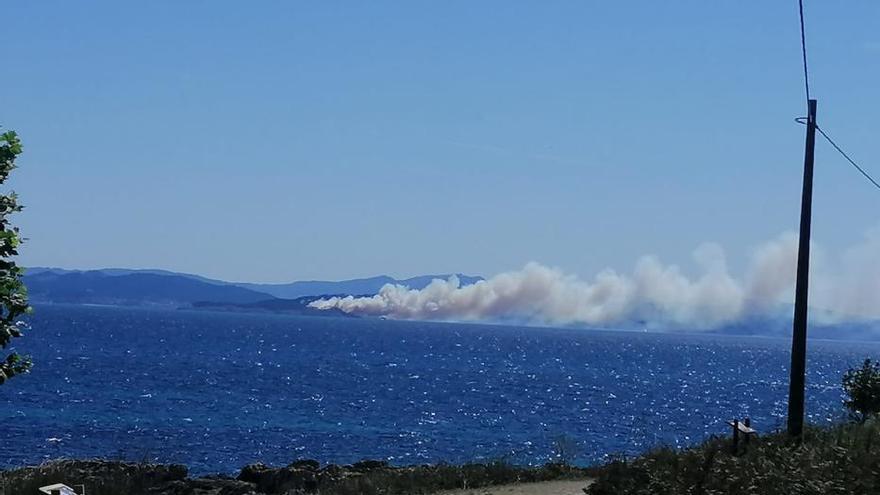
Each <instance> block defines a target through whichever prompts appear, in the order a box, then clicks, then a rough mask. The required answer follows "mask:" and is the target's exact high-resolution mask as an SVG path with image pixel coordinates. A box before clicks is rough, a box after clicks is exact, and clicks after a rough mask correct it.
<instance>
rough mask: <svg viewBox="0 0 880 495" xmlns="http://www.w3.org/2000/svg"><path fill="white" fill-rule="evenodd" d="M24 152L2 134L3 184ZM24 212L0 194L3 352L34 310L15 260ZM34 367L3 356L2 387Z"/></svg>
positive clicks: (23, 360)
mask: <svg viewBox="0 0 880 495" xmlns="http://www.w3.org/2000/svg"><path fill="white" fill-rule="evenodd" d="M21 151H22V147H21V141H20V140H19V139H18V135H16V134H15V133H14V132H12V131H8V132H4V133H0V184H3V183H5V182H6V179H7V178H8V177H9V174H10V172H12V170H13V169H15V158H16V157H17V156H18V155H20V154H21ZM21 209H22V207H21V205H19V204H18V196H16V195H15V193H9V194H0V349H5V348H6V347H7V346H8V345H9V344H10V342H11V341H12V339H13V338H16V337H21V335H22V329H23V328H24V327H25V324H24V322H23V321H22V320H21V317H22V316H24V315H25V314H26V313H27V312H29V311H30V307H29V306H28V300H27V291H26V290H25V287H24V283H22V281H21V275H22V273H23V272H22V269H21V267H19V266H17V265H16V264H15V261H13V257H14V256H16V255H18V246H19V244H21V236H19V233H18V228H17V227H13V226H11V225H10V224H9V219H8V216H9V215H11V214H13V213H16V212H19V211H21ZM30 366H31V362H30V359H28V358H27V357H23V356H20V355H19V354H16V353H14V352H13V353H11V354H9V355H7V356H6V357H5V358H4V357H3V356H2V355H0V384H2V383H4V382H5V381H6V380H8V379H9V378H12V377H13V376H15V375H20V374H22V373H26V372H27V371H28V369H30Z"/></svg>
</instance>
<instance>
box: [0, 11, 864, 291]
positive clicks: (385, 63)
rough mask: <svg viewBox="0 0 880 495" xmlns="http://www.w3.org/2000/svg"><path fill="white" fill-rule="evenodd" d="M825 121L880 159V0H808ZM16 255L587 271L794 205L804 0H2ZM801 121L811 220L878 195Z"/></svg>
mask: <svg viewBox="0 0 880 495" xmlns="http://www.w3.org/2000/svg"><path fill="white" fill-rule="evenodd" d="M806 3H807V15H808V19H807V21H808V36H809V43H810V46H809V48H810V55H811V69H812V77H813V81H812V83H813V89H814V96H816V97H818V98H819V121H820V125H822V126H823V127H824V128H825V129H826V130H827V131H828V132H829V133H831V134H832V136H833V137H835V138H836V139H837V140H838V141H839V142H840V143H842V144H843V145H845V146H846V148H847V149H848V150H850V151H851V152H852V153H853V154H854V155H855V156H856V157H857V158H860V159H861V161H862V162H864V164H865V165H866V166H867V167H868V168H869V169H873V170H874V171H875V172H876V173H878V174H880V139H878V138H877V136H878V131H880V123H878V115H880V96H878V91H877V90H878V88H880V2H876V1H874V0H862V1H855V0H852V1H847V2H819V1H816V0H812V1H811V0H807V2H806ZM2 17H3V19H4V20H3V28H2V29H0V42H2V46H3V57H2V58H3V69H2V77H0V125H3V126H4V127H6V128H12V129H15V130H17V131H18V132H19V133H20V135H21V136H22V138H23V140H24V143H25V146H26V154H25V155H23V157H22V158H21V160H20V164H21V169H20V170H18V171H16V172H15V174H14V175H13V176H12V180H11V181H10V184H11V186H12V187H13V188H14V189H15V190H16V191H17V192H19V194H20V195H21V198H22V201H23V202H24V203H25V204H26V205H27V210H26V211H25V212H24V213H22V214H21V215H20V216H19V217H18V218H17V222H18V224H19V225H20V226H21V227H22V230H23V232H24V234H25V236H27V237H29V238H30V241H29V242H28V243H27V244H26V245H25V246H24V248H23V256H22V257H21V261H22V262H23V263H24V264H26V265H51V266H61V267H67V268H93V267H110V266H112V267H155V268H166V269H171V270H179V271H187V272H194V273H199V274H203V275H207V276H212V277H218V278H224V279H231V280H247V281H289V280H295V279H309V278H321V279H341V278H349V277H357V276H369V275H375V274H379V273H387V274H390V275H395V276H409V275H415V274H421V273H439V272H467V273H474V274H483V275H491V274H493V273H496V272H499V271H502V270H508V269H517V268H519V267H521V266H522V265H523V264H525V263H526V262H528V261H530V260H534V261H539V262H541V263H545V264H548V265H551V266H558V267H560V268H563V269H564V270H566V271H568V272H571V273H575V274H579V275H581V276H583V277H586V278H589V277H591V276H592V275H593V273H594V272H596V271H597V270H599V269H601V268H604V267H609V266H611V267H616V268H618V269H621V270H624V271H626V270H628V269H629V268H630V267H631V266H632V264H633V262H634V260H635V259H636V258H637V257H638V256H640V255H643V254H657V255H659V256H660V257H661V258H662V259H663V260H664V261H667V262H677V263H683V264H687V263H688V260H689V259H690V253H691V252H692V251H693V249H694V248H695V247H696V246H697V245H698V244H700V243H701V242H704V241H714V242H718V243H719V244H721V245H722V246H724V247H725V249H726V251H727V253H728V255H729V257H730V261H731V264H732V265H734V267H737V266H741V265H743V264H744V263H745V262H744V260H745V257H746V256H747V255H748V252H749V249H751V248H752V247H753V246H754V245H756V244H757V243H759V242H762V241H764V240H766V239H769V238H771V237H774V236H776V235H778V234H779V233H780V232H782V231H785V230H794V229H796V227H797V221H798V211H799V195H800V176H801V171H802V159H803V158H802V156H803V132H804V129H803V127H802V126H799V125H797V124H796V123H794V118H795V117H797V116H800V115H802V114H803V113H804V95H803V82H802V72H801V65H800V64H801V61H800V46H799V33H798V21H797V2H796V1H795V0H790V1H776V2H766V1H747V2H741V1H738V2H734V1H725V2H707V1H705V0H699V1H698V0H693V1H675V2H647V1H646V2H609V1H603V2H598V1H570V2H565V1H559V2H512V1H509V0H504V1H480V2H474V1H470V0H465V1H443V2H440V1H434V2H421V1H406V2H404V1H399V2H381V1H376V2H356V1H351V2H336V1H321V2H282V1H277V2H269V1H261V2H231V1H228V2H224V1H201V2H197V1H188V2H181V1H177V0H174V1H150V2H116V1H106V2H96V1H78V2H69V1H39V2H30V1H14V2H4V5H3V9H2ZM848 167H849V166H848V165H846V164H845V163H844V162H842V161H841V159H840V158H839V157H838V156H837V155H835V154H833V152H832V151H830V149H829V148H828V146H826V145H824V144H823V143H820V144H819V151H818V155H817V172H816V196H815V206H814V208H815V210H814V212H815V217H814V218H815V221H814V236H815V238H816V240H817V241H818V242H820V243H822V244H824V245H826V246H830V247H831V248H834V247H835V246H846V245H849V244H851V243H853V242H854V241H855V240H857V239H859V238H860V237H861V236H862V235H863V233H864V232H865V230H866V229H868V228H871V227H876V226H877V224H878V218H877V217H878V215H877V211H878V206H880V193H878V191H876V190H872V189H871V188H870V187H869V186H868V185H867V184H866V182H865V181H864V180H863V179H861V178H860V177H859V176H858V175H856V173H855V172H854V171H852V170H851V169H850V168H848Z"/></svg>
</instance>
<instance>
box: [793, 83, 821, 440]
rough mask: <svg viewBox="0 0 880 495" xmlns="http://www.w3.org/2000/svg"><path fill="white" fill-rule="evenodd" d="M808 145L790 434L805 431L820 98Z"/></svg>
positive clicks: (810, 123)
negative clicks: (805, 392) (805, 391)
mask: <svg viewBox="0 0 880 495" xmlns="http://www.w3.org/2000/svg"><path fill="white" fill-rule="evenodd" d="M807 106H808V109H809V114H808V115H807V139H806V146H805V149H804V185H803V192H802V194H801V233H800V239H799V245H798V261H797V286H796V288H795V296H794V325H793V328H792V335H791V375H790V377H789V382H788V434H789V435H791V436H794V437H799V436H801V434H802V433H803V431H804V387H805V376H806V366H807V293H808V285H809V278H810V220H811V216H812V210H813V158H814V151H815V148H816V100H809V102H808V105H807Z"/></svg>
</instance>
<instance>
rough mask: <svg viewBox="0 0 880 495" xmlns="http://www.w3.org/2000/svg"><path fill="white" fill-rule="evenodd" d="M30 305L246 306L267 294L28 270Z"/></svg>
mask: <svg viewBox="0 0 880 495" xmlns="http://www.w3.org/2000/svg"><path fill="white" fill-rule="evenodd" d="M24 283H25V285H27V288H28V294H29V295H30V298H31V300H32V301H33V302H37V303H39V302H53V303H74V304H112V305H120V306H142V305H164V306H185V305H191V304H192V303H195V302H198V301H217V302H222V303H249V302H257V301H264V300H267V299H273V296H271V295H270V294H266V293H262V292H257V291H254V290H250V289H245V288H243V287H237V286H234V285H223V284H216V283H209V282H205V281H202V280H198V279H196V278H191V277H187V276H181V275H168V274H157V273H149V272H134V273H127V274H115V275H113V274H106V273H103V272H102V271H97V270H96V271H85V272H71V271H57V270H29V271H28V272H26V274H25V276H24Z"/></svg>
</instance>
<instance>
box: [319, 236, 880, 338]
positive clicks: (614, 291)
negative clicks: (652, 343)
mask: <svg viewBox="0 0 880 495" xmlns="http://www.w3.org/2000/svg"><path fill="white" fill-rule="evenodd" d="M797 244H798V239H797V235H795V234H791V233H786V234H783V235H781V236H779V237H778V238H776V239H774V240H772V241H770V242H767V243H765V244H763V245H761V246H759V247H758V248H757V249H756V250H755V251H754V252H753V253H752V256H751V259H750V263H749V266H748V269H747V270H746V273H745V275H744V276H743V277H741V278H736V277H734V276H732V275H731V274H730V272H729V270H728V267H727V263H726V260H725V256H724V251H723V250H722V249H721V247H720V246H718V245H716V244H704V245H702V246H700V247H698V248H697V249H696V250H695V251H694V260H695V261H696V263H697V266H698V267H699V274H698V275H697V276H696V277H688V276H687V275H685V274H684V273H683V272H682V270H681V269H680V268H679V267H677V266H675V265H665V264H663V263H662V262H661V261H660V260H659V259H657V258H656V257H654V256H646V257H643V258H641V259H640V260H638V262H637V263H636V265H635V268H634V269H633V271H632V273H631V274H621V273H618V272H616V271H614V270H610V269H609V270H604V271H602V272H600V273H599V274H598V275H596V276H595V278H593V279H592V280H589V281H587V280H581V279H579V278H577V277H575V276H572V275H567V274H565V273H563V272H562V271H561V270H559V269H556V268H550V267H547V266H544V265H541V264H538V263H534V262H533V263H529V264H527V265H526V266H525V267H523V268H522V269H521V270H518V271H511V272H506V273H501V274H498V275H495V276H494V277H491V278H489V279H487V280H483V281H480V282H477V283H475V284H473V285H467V286H461V284H460V283H459V280H458V279H457V278H456V277H452V278H450V279H449V280H439V279H438V280H434V281H433V282H431V283H430V284H429V285H428V286H427V287H425V288H424V289H421V290H416V289H410V288H408V287H404V286H400V285H391V284H389V285H386V286H384V287H382V289H381V290H380V291H379V293H378V294H376V295H375V296H372V297H351V296H349V297H332V298H328V299H321V300H318V301H314V302H313V303H311V306H312V307H314V308H317V309H331V308H335V309H339V310H341V311H344V312H346V313H351V314H357V315H372V316H387V317H390V318H399V319H413V320H456V321H469V320H488V321H493V320H494V321H498V320H506V321H509V320H515V321H523V322H528V323H533V324H550V325H567V324H584V325H613V324H622V323H624V324H625V323H630V324H632V323H634V322H643V323H644V324H649V325H658V326H674V327H688V328H714V327H718V326H721V325H724V324H727V323H732V322H735V321H737V320H740V319H742V318H744V317H746V316H750V315H755V314H759V313H761V312H764V311H767V310H769V309H771V308H774V307H776V306H777V305H778V304H780V303H785V302H788V303H790V302H791V299H792V297H793V288H794V282H795V271H796V264H797ZM814 252H815V250H814ZM814 258H815V256H814ZM840 265H841V268H840V269H838V270H835V271H833V272H831V273H833V274H834V275H833V276H827V275H825V274H824V272H823V273H822V274H821V275H817V274H816V271H817V270H814V271H813V276H812V280H811V283H812V284H813V286H814V287H817V288H818V291H817V292H818V297H816V295H815V294H814V295H813V296H811V304H812V305H814V306H816V307H821V308H824V309H826V310H830V311H832V312H835V313H841V314H847V315H855V316H859V317H880V304H878V303H880V231H877V232H874V233H873V234H872V235H869V236H868V237H867V239H866V240H865V242H863V243H860V244H859V245H857V246H855V247H853V248H851V249H849V250H847V251H846V253H844V255H843V256H842V258H841V261H840ZM866 266H867V267H868V268H867V269H866V268H865V267H866ZM817 279H818V280H817Z"/></svg>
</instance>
